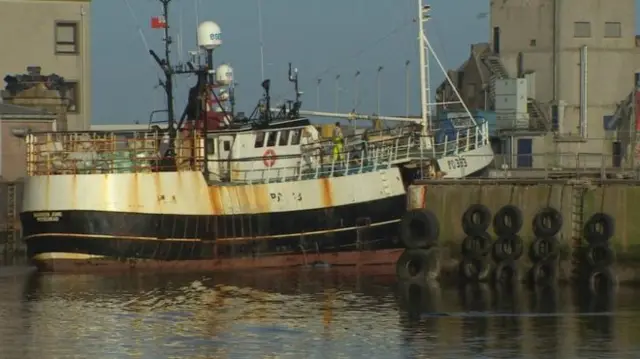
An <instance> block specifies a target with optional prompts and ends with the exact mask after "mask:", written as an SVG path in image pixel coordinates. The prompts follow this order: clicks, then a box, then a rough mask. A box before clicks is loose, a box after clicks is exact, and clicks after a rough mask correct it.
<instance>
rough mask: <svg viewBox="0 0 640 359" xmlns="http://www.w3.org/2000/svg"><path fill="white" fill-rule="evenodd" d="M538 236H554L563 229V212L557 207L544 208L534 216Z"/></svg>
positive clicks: (534, 228) (535, 230) (534, 231)
mask: <svg viewBox="0 0 640 359" xmlns="http://www.w3.org/2000/svg"><path fill="white" fill-rule="evenodd" d="M532 226H533V233H534V234H535V235H536V237H553V236H555V235H556V234H558V232H560V230H561V229H562V213H560V211H558V210H557V209H555V208H552V207H547V208H543V209H541V210H540V211H538V213H536V215H535V216H534V217H533V223H532Z"/></svg>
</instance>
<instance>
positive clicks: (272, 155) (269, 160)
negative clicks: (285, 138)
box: [262, 148, 276, 167]
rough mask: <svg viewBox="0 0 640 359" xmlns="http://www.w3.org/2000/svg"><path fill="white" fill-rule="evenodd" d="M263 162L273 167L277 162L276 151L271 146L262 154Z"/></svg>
mask: <svg viewBox="0 0 640 359" xmlns="http://www.w3.org/2000/svg"><path fill="white" fill-rule="evenodd" d="M262 162H263V163H264V165H265V166H267V167H272V166H273V165H275V164H276V151H274V150H272V149H271V148H269V149H268V150H266V151H264V154H263V155H262Z"/></svg>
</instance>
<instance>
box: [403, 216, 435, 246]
mask: <svg viewBox="0 0 640 359" xmlns="http://www.w3.org/2000/svg"><path fill="white" fill-rule="evenodd" d="M439 236H440V224H439V222H438V218H437V217H436V215H435V214H434V213H433V212H431V211H429V210H426V209H421V208H417V209H412V210H410V211H408V212H407V213H405V215H404V216H403V217H402V220H401V221H400V240H401V241H402V243H403V244H404V246H405V247H406V248H409V249H417V248H430V247H432V246H434V245H435V244H436V243H437V241H438V237H439Z"/></svg>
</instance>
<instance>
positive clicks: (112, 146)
mask: <svg viewBox="0 0 640 359" xmlns="http://www.w3.org/2000/svg"><path fill="white" fill-rule="evenodd" d="M197 143H198V142H197V140H194V139H185V138H178V139H177V140H176V165H177V169H178V170H194V169H197V168H199V167H198V166H197V164H196V163H195V162H194V161H193V158H194V157H197V156H195V155H197V150H198V145H197ZM26 145H27V174H28V175H29V176H34V175H54V174H92V173H93V174H96V173H101V174H105V173H138V172H152V171H157V170H161V169H163V167H164V166H166V165H165V164H163V162H162V154H163V152H164V151H165V150H166V148H168V138H167V137H166V135H163V134H162V133H161V132H158V131H117V132H95V131H92V132H42V133H32V134H29V135H27V137H26ZM173 167H176V166H173Z"/></svg>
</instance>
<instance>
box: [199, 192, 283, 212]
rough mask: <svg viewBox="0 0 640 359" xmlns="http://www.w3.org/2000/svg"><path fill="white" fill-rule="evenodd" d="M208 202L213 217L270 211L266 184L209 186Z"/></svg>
mask: <svg viewBox="0 0 640 359" xmlns="http://www.w3.org/2000/svg"><path fill="white" fill-rule="evenodd" d="M225 198H226V199H227V201H225V200H224V199H225ZM209 202H210V203H211V209H212V214H214V215H222V214H235V213H268V212H270V210H271V207H270V205H269V193H268V185H266V184H253V185H249V184H247V185H237V186H217V185H214V186H209ZM234 202H237V203H234Z"/></svg>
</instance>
